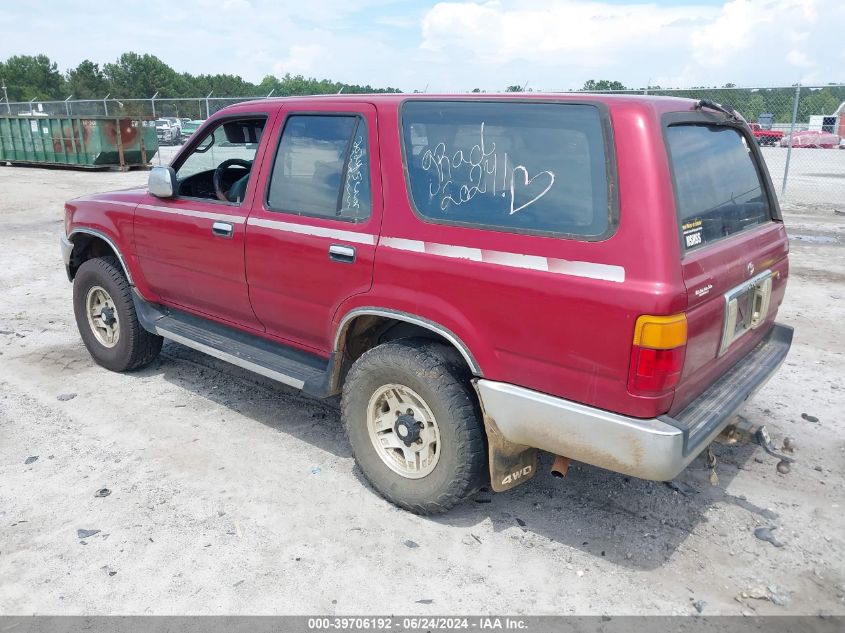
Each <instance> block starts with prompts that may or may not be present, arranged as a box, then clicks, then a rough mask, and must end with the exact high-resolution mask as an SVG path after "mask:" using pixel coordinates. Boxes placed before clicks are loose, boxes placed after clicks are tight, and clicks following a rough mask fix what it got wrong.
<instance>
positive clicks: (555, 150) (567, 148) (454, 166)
mask: <svg viewBox="0 0 845 633" xmlns="http://www.w3.org/2000/svg"><path fill="white" fill-rule="evenodd" d="M402 132H403V137H404V152H405V163H406V166H407V170H408V183H409V187H410V193H411V198H412V199H413V204H414V207H415V208H416V210H417V212H418V213H419V214H420V215H421V216H423V217H424V218H425V219H428V220H431V221H434V222H442V223H447V224H458V225H465V226H473V227H479V228H488V229H494V230H502V231H510V232H516V233H540V234H553V235H567V236H576V237H583V238H598V237H601V236H604V235H606V234H607V233H608V232H609V230H610V228H611V202H610V196H609V193H608V181H609V175H608V173H609V170H610V166H609V161H608V158H607V153H606V150H605V138H604V132H603V128H602V122H601V117H600V114H599V110H598V108H596V107H594V106H591V105H581V104H545V103H505V102H499V103H491V102H479V101H471V102H431V101H409V102H407V103H405V105H404V106H403V108H402Z"/></svg>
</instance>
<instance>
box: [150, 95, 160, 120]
mask: <svg viewBox="0 0 845 633" xmlns="http://www.w3.org/2000/svg"><path fill="white" fill-rule="evenodd" d="M157 96H158V90H156V93H155V94H154V95H153V96H152V98H150V103H151V104H152V106H153V119H155V118H156V97H157Z"/></svg>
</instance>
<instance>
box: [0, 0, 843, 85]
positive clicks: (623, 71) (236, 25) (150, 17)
mask: <svg viewBox="0 0 845 633" xmlns="http://www.w3.org/2000/svg"><path fill="white" fill-rule="evenodd" d="M619 1H620V0H613V2H615V3H610V0H607V1H601V0H543V1H542V2H538V1H536V0H498V1H490V0H477V1H469V0H465V1H459V0H453V1H448V2H435V1H434V0H432V1H431V2H423V1H422V0H355V1H349V0H308V1H307V2H297V3H294V2H277V1H273V0H181V1H180V2H179V3H177V5H175V6H174V5H173V3H172V2H171V1H170V0H127V2H125V3H124V4H122V5H121V6H120V7H115V8H111V5H110V6H109V7H101V6H99V5H97V6H95V5H92V4H91V3H90V2H89V1H88V0H66V1H65V2H63V3H55V4H56V5H58V6H55V7H52V8H51V10H50V12H49V18H47V17H44V16H33V15H32V14H31V11H29V9H28V7H26V6H25V3H9V2H6V3H0V23H3V24H15V25H19V27H18V28H15V29H10V30H7V31H6V32H4V34H3V37H2V38H0V59H5V58H6V57H8V56H10V55H14V54H37V53H42V52H43V53H45V54H47V55H48V56H50V57H51V58H52V59H54V60H55V61H57V62H58V64H59V66H60V67H61V68H62V69H66V68H69V67H73V66H75V65H77V64H78V63H79V62H80V61H82V60H83V59H85V58H88V59H91V60H93V61H96V62H100V63H104V62H110V61H113V60H114V59H116V58H117V56H118V55H119V54H120V53H123V52H126V51H130V50H131V51H135V52H141V53H143V52H149V53H153V54H155V55H157V56H158V57H160V58H161V59H162V60H164V61H165V62H167V63H168V64H170V65H171V66H173V67H174V68H175V69H176V70H177V71H180V72H182V71H187V72H191V73H195V74H197V73H210V74H214V73H232V74H239V75H241V76H243V77H244V78H245V79H248V80H250V81H253V82H258V81H260V80H261V78H262V77H263V76H264V75H267V74H270V73H276V74H283V73H285V72H291V73H303V74H306V75H313V76H317V77H321V78H322V77H328V78H331V79H337V80H340V81H347V82H351V83H361V84H366V83H369V84H371V85H373V86H387V85H392V86H396V87H399V88H402V89H404V90H413V89H415V88H416V89H422V88H423V87H425V86H426V85H429V86H430V90H432V91H434V90H439V91H453V90H469V89H472V88H475V87H479V88H482V89H487V90H496V89H498V90H501V89H503V88H504V87H505V86H508V85H510V84H515V83H519V84H523V83H525V82H526V81H527V82H529V83H530V85H531V87H533V88H535V89H541V90H554V89H557V90H560V89H566V88H578V87H580V86H581V85H582V84H583V82H584V81H585V80H587V79H615V80H619V81H622V82H623V83H625V84H626V85H628V86H633V87H641V86H645V85H646V84H647V83H648V82H649V80H650V83H651V84H652V85H654V84H660V85H663V86H679V87H685V86H695V85H721V84H724V83H727V82H733V83H736V84H739V85H749V86H750V85H782V84H786V85H790V84H792V83H794V82H796V81H803V82H805V83H806V82H810V81H816V82H824V83H828V82H836V81H845V46H843V45H842V32H843V24H845V3H842V2H841V0H726V2H725V3H724V4H722V5H718V4H716V5H714V4H712V3H711V1H710V0H700V2H701V4H700V5H699V4H680V5H677V6H669V5H668V4H666V2H667V1H668V0H663V1H661V3H659V4H658V3H649V2H648V1H647V0H630V1H629V2H628V3H627V4H620V3H619ZM621 1H623V2H624V1H626V0H621ZM678 1H679V2H680V1H681V0H678ZM690 1H692V2H695V1H696V0H683V2H685V3H688V2H690ZM162 16H163V17H162ZM79 33H87V34H90V37H88V38H86V39H85V40H84V42H81V41H80V40H79V37H78V34H79Z"/></svg>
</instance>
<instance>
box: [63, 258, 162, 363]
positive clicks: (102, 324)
mask: <svg viewBox="0 0 845 633" xmlns="http://www.w3.org/2000/svg"><path fill="white" fill-rule="evenodd" d="M73 312H74V316H75V317H76V325H77V327H78V328H79V334H80V336H81V337H82V342H83V343H85V347H86V348H87V349H88V352H89V353H90V354H91V356H92V358H93V359H94V360H95V361H96V362H97V363H98V364H100V365H102V366H103V367H105V368H106V369H111V370H112V371H131V370H133V369H139V368H140V367H143V366H144V365H147V364H149V363H150V362H152V361H153V360H154V359H155V358H156V356H158V354H159V352H160V351H161V344H162V341H163V339H162V338H161V337H160V336H156V335H155V334H150V333H149V332H147V331H146V330H145V329H144V328H142V327H141V324H140V323H139V322H138V316H137V315H136V314H135V304H134V303H133V302H132V288H131V286H130V285H129V282H128V281H127V279H126V277H125V276H124V274H123V270H122V269H121V268H120V265H119V264H118V262H117V260H116V259H115V258H114V257H98V258H95V259H89V260H88V261H86V262H84V263H83V264H82V265H81V266H80V267H79V270H77V271H76V277H74V280H73Z"/></svg>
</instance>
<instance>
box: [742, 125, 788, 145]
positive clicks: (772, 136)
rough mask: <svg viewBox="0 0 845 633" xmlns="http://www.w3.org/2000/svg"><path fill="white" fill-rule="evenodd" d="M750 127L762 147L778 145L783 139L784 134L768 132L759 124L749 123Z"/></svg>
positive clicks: (776, 131)
mask: <svg viewBox="0 0 845 633" xmlns="http://www.w3.org/2000/svg"><path fill="white" fill-rule="evenodd" d="M748 126H749V127H750V128H751V133H752V134H754V138H755V139H757V142H758V143H759V144H760V145H777V144H778V143H780V141H781V139H782V138H783V132H779V131H778V130H767V129H765V128H763V127H761V126H760V124H759V123H749V124H748Z"/></svg>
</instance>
